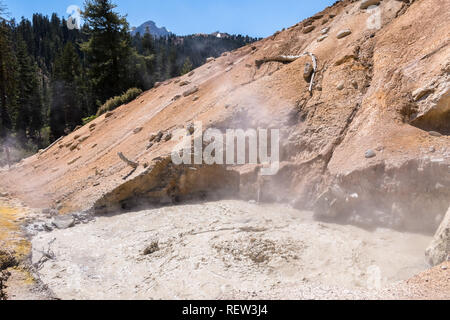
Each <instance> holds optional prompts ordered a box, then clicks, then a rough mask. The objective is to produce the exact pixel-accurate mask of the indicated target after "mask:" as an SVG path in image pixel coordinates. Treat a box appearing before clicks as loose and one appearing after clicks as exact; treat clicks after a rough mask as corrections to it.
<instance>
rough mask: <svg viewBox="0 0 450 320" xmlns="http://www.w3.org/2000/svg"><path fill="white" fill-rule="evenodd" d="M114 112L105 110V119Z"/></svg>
mask: <svg viewBox="0 0 450 320" xmlns="http://www.w3.org/2000/svg"><path fill="white" fill-rule="evenodd" d="M113 115H114V112H107V113H105V119H108V118H109V117H111V116H113Z"/></svg>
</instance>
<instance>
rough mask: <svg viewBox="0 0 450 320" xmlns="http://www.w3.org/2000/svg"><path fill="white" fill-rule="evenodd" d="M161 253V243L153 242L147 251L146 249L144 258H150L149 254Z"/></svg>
mask: <svg viewBox="0 0 450 320" xmlns="http://www.w3.org/2000/svg"><path fill="white" fill-rule="evenodd" d="M157 251H159V243H158V241H157V240H155V241H152V243H150V245H148V246H147V247H146V248H145V249H144V253H143V254H144V256H148V255H149V254H153V253H155V252H157Z"/></svg>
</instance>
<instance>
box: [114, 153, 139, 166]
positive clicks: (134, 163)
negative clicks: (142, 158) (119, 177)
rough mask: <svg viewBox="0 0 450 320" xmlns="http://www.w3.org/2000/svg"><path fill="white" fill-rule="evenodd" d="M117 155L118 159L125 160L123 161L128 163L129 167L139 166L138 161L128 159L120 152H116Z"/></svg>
mask: <svg viewBox="0 0 450 320" xmlns="http://www.w3.org/2000/svg"><path fill="white" fill-rule="evenodd" d="M117 155H118V156H119V158H120V160H122V161H123V162H125V163H126V164H127V165H129V166H130V167H132V168H134V169H136V168H137V167H138V166H139V163H137V162H134V161H131V160H129V159H128V158H127V157H125V156H124V155H123V153H122V152H119V153H117Z"/></svg>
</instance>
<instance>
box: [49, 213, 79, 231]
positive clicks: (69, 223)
mask: <svg viewBox="0 0 450 320" xmlns="http://www.w3.org/2000/svg"><path fill="white" fill-rule="evenodd" d="M52 223H53V225H54V226H55V227H56V228H58V229H68V228H71V227H73V226H74V225H75V219H74V218H73V217H72V216H58V217H56V218H55V219H53V221H52Z"/></svg>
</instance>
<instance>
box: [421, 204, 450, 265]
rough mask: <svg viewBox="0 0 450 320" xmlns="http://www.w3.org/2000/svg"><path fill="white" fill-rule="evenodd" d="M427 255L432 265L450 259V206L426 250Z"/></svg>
mask: <svg viewBox="0 0 450 320" xmlns="http://www.w3.org/2000/svg"><path fill="white" fill-rule="evenodd" d="M426 257H427V260H428V263H429V264H430V265H432V266H437V265H439V264H441V263H443V262H445V261H450V208H449V209H448V211H447V214H446V215H445V217H444V220H443V221H442V223H441V225H440V227H439V229H438V231H437V232H436V235H435V236H434V239H433V242H432V243H431V245H430V247H429V248H428V249H427V251H426Z"/></svg>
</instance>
